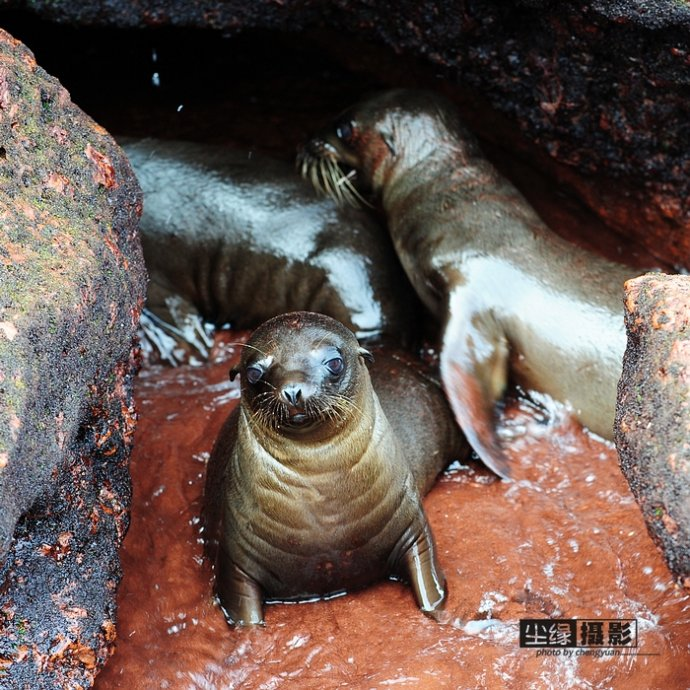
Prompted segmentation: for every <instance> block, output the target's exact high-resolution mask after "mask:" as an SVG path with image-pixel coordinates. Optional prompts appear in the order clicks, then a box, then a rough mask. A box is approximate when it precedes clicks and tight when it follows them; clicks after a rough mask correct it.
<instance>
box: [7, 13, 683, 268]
mask: <svg viewBox="0 0 690 690" xmlns="http://www.w3.org/2000/svg"><path fill="white" fill-rule="evenodd" d="M0 4H2V0H0ZM4 4H5V5H6V6H13V7H21V6H24V7H27V8H29V9H31V10H33V11H35V12H38V13H40V14H41V15H42V16H44V17H47V18H50V19H53V20H57V21H60V22H70V23H83V24H109V25H114V26H129V27H134V26H151V25H162V24H166V25H172V26H187V27H189V26H196V27H212V28H217V29H222V30H224V31H225V32H237V31H240V30H243V29H249V28H266V29H277V30H280V31H285V30H289V31H298V30H302V29H307V28H310V29H313V28H330V29H336V30H338V31H343V30H345V31H349V32H352V33H353V34H356V36H357V38H359V39H363V40H369V41H375V42H377V43H383V44H385V45H387V46H389V47H391V48H393V49H394V50H395V51H397V52H401V53H405V54H407V55H412V56H417V57H422V58H424V59H425V60H427V61H429V62H430V63H432V64H433V65H434V66H435V67H441V68H442V69H443V72H444V74H445V76H446V77H447V78H448V80H449V81H452V82H455V83H457V84H461V85H463V86H467V85H469V86H471V87H473V88H474V89H476V90H478V91H479V92H480V93H481V94H482V95H483V96H484V97H485V98H487V99H488V101H489V102H490V103H491V104H492V105H493V106H494V107H496V108H497V109H499V110H501V111H503V112H504V113H506V114H507V115H508V116H509V117H510V118H511V119H512V120H514V121H517V122H519V124H520V126H521V127H522V129H523V130H524V132H525V133H526V135H527V137H528V138H529V139H530V140H532V141H534V142H537V144H538V145H539V146H540V147H541V149H542V150H543V151H544V152H545V154H547V156H548V157H550V159H552V160H554V161H557V163H559V164H565V165H554V172H555V173H556V174H558V175H559V176H560V178H561V179H562V180H563V181H564V182H567V183H568V184H570V185H571V186H573V187H574V188H576V189H577V190H578V191H579V193H580V194H581V196H582V197H583V198H584V199H585V200H586V201H587V203H588V204H589V205H590V206H591V207H592V208H593V209H595V210H596V211H597V213H599V214H600V215H601V216H602V217H603V218H605V219H606V221H607V222H608V223H609V224H611V225H612V226H613V227H615V228H616V229H618V230H620V231H621V232H623V233H624V234H633V235H635V236H636V237H637V238H639V240H640V241H641V242H642V243H643V244H645V245H646V246H647V247H648V248H649V249H650V250H652V251H653V252H654V253H656V255H657V256H659V257H661V258H663V259H665V260H667V261H671V262H674V263H676V264H677V265H682V266H688V265H690V259H688V257H689V256H690V202H689V201H688V199H689V198H690V158H688V156H687V151H688V148H689V147H690V95H689V93H690V91H689V90H688V84H689V83H690V69H689V68H690V50H689V49H688V46H689V45H690V5H688V4H687V3H683V2H677V1H675V0H655V1H654V2H641V1H640V0H609V1H606V0H585V1H583V2H574V1H573V0H570V1H566V2H560V3H556V2H551V1H548V0H522V1H519V0H514V2H503V1H502V0H437V1H436V2H425V3H419V2H414V1H413V0H401V1H400V2H396V3H390V2H379V3H373V2H371V0H332V1H331V2H329V3H313V2H311V0H285V1H284V2H275V0H257V1H256V2H252V3H246V2H244V1H240V0H230V1H228V0H225V1H223V2H221V1H220V0H216V1H215V2H214V1H210V2H209V1H204V2H188V1H187V0H167V1H165V0H164V1H163V2H159V1H155V2H154V0H139V1H138V2H133V3H127V2H113V3H103V2H101V1H100V0H85V1H84V0H64V1H61V2H54V1H53V0H25V1H24V2H20V1H18V0H12V1H11V2H8V1H7V0H6V2H5V3H4ZM351 52H352V53H353V60H356V56H357V53H358V50H357V49H356V48H355V49H353V50H352V51H351ZM551 164H552V165H553V163H551Z"/></svg>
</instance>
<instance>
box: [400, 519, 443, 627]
mask: <svg viewBox="0 0 690 690" xmlns="http://www.w3.org/2000/svg"><path fill="white" fill-rule="evenodd" d="M401 566H402V571H403V574H404V575H405V576H406V578H407V579H408V580H409V582H410V587H411V588H412V592H413V593H414V598H415V600H416V602H417V605H418V606H419V608H420V609H421V611H422V612H423V613H425V614H426V615H427V616H429V617H431V618H434V619H436V620H439V617H440V615H441V612H442V611H443V608H444V606H445V603H446V578H445V577H444V575H443V572H442V570H441V568H440V567H439V565H438V563H437V561H436V548H435V546H434V540H433V537H432V535H431V530H430V529H429V525H428V523H427V522H426V518H424V526H423V528H422V531H421V533H420V534H419V536H418V537H417V538H416V539H415V540H414V541H413V542H412V544H411V546H410V547H409V548H408V549H407V550H406V551H405V554H404V555H403V557H402V563H401Z"/></svg>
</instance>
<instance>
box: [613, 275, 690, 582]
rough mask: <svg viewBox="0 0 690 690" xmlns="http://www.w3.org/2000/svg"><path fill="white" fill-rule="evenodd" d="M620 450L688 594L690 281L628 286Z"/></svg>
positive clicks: (654, 278) (663, 279)
mask: <svg viewBox="0 0 690 690" xmlns="http://www.w3.org/2000/svg"><path fill="white" fill-rule="evenodd" d="M626 292H627V299H626V305H625V307H626V314H625V323H626V328H627V331H628V347H627V350H626V353H625V359H624V362H623V376H622V378H621V382H620V384H619V387H618V409H617V414H616V426H615V435H616V446H617V447H618V452H619V455H620V460H621V468H622V470H623V474H624V475H625V476H626V478H627V480H628V482H629V483H630V487H631V489H632V491H633V493H634V494H635V497H636V498H637V501H638V503H639V505H640V507H641V509H642V513H643V515H644V518H645V521H646V523H647V528H648V529H649V532H650V534H651V535H652V538H653V539H654V541H655V542H656V543H657V545H659V546H660V547H661V549H662V550H663V552H664V556H665V557H666V561H667V563H668V565H669V568H670V569H671V571H672V572H673V574H674V575H675V576H676V577H677V578H678V579H679V580H680V581H682V582H683V584H684V585H685V586H686V587H690V442H689V441H688V439H689V438H690V278H688V277H687V276H666V275H661V274H649V275H646V276H641V277H639V278H635V279H633V280H629V281H628V282H627V283H626Z"/></svg>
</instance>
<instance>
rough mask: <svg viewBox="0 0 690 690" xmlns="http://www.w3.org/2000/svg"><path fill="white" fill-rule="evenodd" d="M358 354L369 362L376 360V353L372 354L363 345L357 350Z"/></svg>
mask: <svg viewBox="0 0 690 690" xmlns="http://www.w3.org/2000/svg"><path fill="white" fill-rule="evenodd" d="M357 354H358V355H359V356H360V357H361V358H362V359H364V360H365V361H367V362H373V361H374V355H372V354H371V352H369V350H365V349H364V348H363V347H360V348H359V350H357Z"/></svg>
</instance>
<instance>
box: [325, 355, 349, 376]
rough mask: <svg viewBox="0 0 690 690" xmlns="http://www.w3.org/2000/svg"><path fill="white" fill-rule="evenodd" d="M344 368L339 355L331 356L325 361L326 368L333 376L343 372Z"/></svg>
mask: <svg viewBox="0 0 690 690" xmlns="http://www.w3.org/2000/svg"><path fill="white" fill-rule="evenodd" d="M344 368H345V364H344V362H343V360H342V358H341V357H333V359H329V360H328V361H327V362H326V369H328V371H330V372H331V374H333V376H338V375H339V374H342V373H343V369H344Z"/></svg>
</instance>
